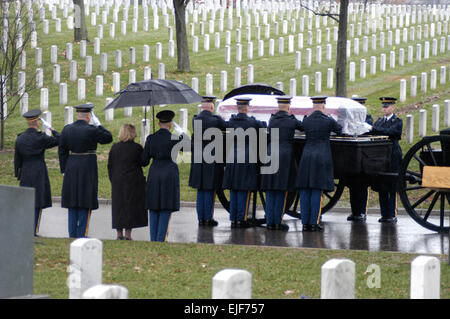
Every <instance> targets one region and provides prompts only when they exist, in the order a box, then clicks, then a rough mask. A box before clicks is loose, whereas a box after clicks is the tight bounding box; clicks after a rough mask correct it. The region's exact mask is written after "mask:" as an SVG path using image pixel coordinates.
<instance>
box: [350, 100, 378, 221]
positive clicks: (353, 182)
mask: <svg viewBox="0 0 450 319" xmlns="http://www.w3.org/2000/svg"><path fill="white" fill-rule="evenodd" d="M352 100H354V101H356V102H358V103H360V104H362V105H365V104H366V101H367V98H365V97H352ZM365 122H366V123H367V124H369V125H372V124H373V119H372V116H371V115H370V114H367V115H366V119H365ZM346 184H347V186H348V190H349V193H350V207H351V210H352V213H351V214H350V215H349V216H348V217H347V220H348V221H356V222H364V221H366V217H367V201H368V198H369V192H368V188H369V178H368V177H367V176H364V175H362V176H352V177H348V178H346Z"/></svg>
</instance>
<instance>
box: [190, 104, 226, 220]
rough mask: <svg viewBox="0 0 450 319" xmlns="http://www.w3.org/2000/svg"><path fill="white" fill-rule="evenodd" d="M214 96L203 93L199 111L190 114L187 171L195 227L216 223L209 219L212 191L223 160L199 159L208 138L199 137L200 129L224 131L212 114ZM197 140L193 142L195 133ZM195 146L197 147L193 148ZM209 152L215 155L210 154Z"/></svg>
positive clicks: (219, 183)
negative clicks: (193, 194)
mask: <svg viewBox="0 0 450 319" xmlns="http://www.w3.org/2000/svg"><path fill="white" fill-rule="evenodd" d="M215 99H216V97H214V96H204V97H203V100H202V105H201V107H202V111H201V112H200V113H199V114H198V115H194V118H193V119H192V127H193V129H194V133H193V134H192V148H191V149H192V160H191V171H190V174H189V186H190V187H193V188H196V189H197V203H196V205H197V217H198V225H199V226H217V225H218V223H217V221H216V220H214V219H213V216H214V214H213V213H214V201H215V195H216V191H217V190H219V189H222V179H223V170H224V163H223V162H224V161H223V159H222V161H221V162H220V163H218V162H216V161H214V162H212V163H211V162H206V161H205V159H204V158H203V150H204V148H205V146H206V145H208V144H209V143H211V142H212V141H211V140H207V141H206V140H203V134H204V132H205V131H206V130H207V129H209V128H217V129H219V130H220V131H225V130H226V123H225V121H224V120H223V119H222V118H221V117H220V116H218V115H214V114H213V113H212V112H213V111H214V101H215ZM196 133H197V134H199V136H198V137H197V138H199V139H200V141H201V142H200V143H196V142H195V141H194V140H195V138H196V136H195V134H196ZM200 134H201V135H200ZM197 148H198V149H197ZM211 155H215V153H214V154H211Z"/></svg>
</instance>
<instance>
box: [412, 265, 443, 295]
mask: <svg viewBox="0 0 450 319" xmlns="http://www.w3.org/2000/svg"><path fill="white" fill-rule="evenodd" d="M440 272H441V264H440V262H439V259H437V258H436V257H431V256H419V257H416V258H415V259H414V260H413V262H412V263H411V299H439V298H440Z"/></svg>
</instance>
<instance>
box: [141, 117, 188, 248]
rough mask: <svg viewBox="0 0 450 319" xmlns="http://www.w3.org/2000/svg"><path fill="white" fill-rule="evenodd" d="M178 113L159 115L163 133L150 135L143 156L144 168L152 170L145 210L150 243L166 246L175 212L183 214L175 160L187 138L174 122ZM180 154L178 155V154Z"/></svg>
mask: <svg viewBox="0 0 450 319" xmlns="http://www.w3.org/2000/svg"><path fill="white" fill-rule="evenodd" d="M174 116H175V113H174V112H173V111H170V110H164V111H161V112H158V114H156V118H157V119H158V120H159V126H160V129H159V130H158V131H156V132H155V133H153V134H151V135H149V136H148V137H147V139H146V141H145V146H144V152H143V153H142V165H143V166H147V165H148V164H149V163H150V160H151V159H152V160H153V161H152V164H151V165H150V168H149V170H148V177H147V185H146V189H145V208H146V209H148V210H149V215H150V240H151V241H160V242H164V241H165V240H166V238H167V230H168V227H169V220H170V216H171V214H172V212H175V211H179V210H180V175H179V171H178V165H177V163H176V158H172V148H173V147H174V146H175V145H176V144H177V143H178V142H179V141H180V140H181V139H183V138H187V139H188V137H187V136H186V135H185V134H183V131H182V129H181V128H180V127H179V126H178V125H177V124H176V123H175V122H173V121H172V119H173V118H174ZM172 125H173V126H174V129H175V131H176V132H177V134H179V135H180V137H179V138H176V137H173V136H172V133H170V129H171V128H172ZM176 154H178V152H176Z"/></svg>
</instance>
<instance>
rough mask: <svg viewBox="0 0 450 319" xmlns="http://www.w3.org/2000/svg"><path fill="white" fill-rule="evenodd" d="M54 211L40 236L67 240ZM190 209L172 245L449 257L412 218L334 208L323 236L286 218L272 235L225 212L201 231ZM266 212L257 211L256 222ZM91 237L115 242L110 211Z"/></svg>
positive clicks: (142, 236) (100, 216)
mask: <svg viewBox="0 0 450 319" xmlns="http://www.w3.org/2000/svg"><path fill="white" fill-rule="evenodd" d="M53 206H54V207H52V208H48V209H45V210H44V212H43V215H42V218H41V225H40V231H39V234H40V235H41V236H43V237H56V238H65V237H68V230H67V209H63V208H61V207H60V203H59V202H54V204H53ZM189 206H192V205H187V206H184V207H182V208H181V211H180V212H176V213H173V214H172V218H171V221H170V224H169V236H168V241H169V242H177V243H211V244H237V245H257V246H259V245H265V246H281V247H310V248H328V249H358V250H368V251H380V250H383V251H399V252H408V253H420V254H448V250H449V248H448V247H449V237H448V235H447V234H445V235H444V234H438V233H435V232H432V231H429V230H427V229H425V228H423V227H422V226H420V225H419V224H417V223H416V222H415V221H413V220H412V219H411V218H410V217H409V216H408V215H404V214H401V215H399V216H398V218H399V221H398V223H397V224H394V225H387V224H380V223H378V218H379V215H378V214H369V215H368V217H367V221H366V223H351V222H348V221H347V220H346V217H347V215H348V212H347V211H346V210H345V209H336V210H334V211H333V210H332V211H330V212H327V213H326V214H324V215H323V223H324V226H325V230H324V232H319V233H316V232H314V233H312V232H306V233H303V232H302V231H301V229H302V225H301V221H300V220H299V219H295V218H292V217H289V216H286V217H285V219H284V220H285V222H286V224H288V225H289V227H290V228H289V231H288V232H282V231H269V230H267V229H266V228H265V227H253V228H248V229H231V228H230V221H229V219H228V218H229V214H228V212H227V211H226V210H225V209H223V208H216V209H215V213H214V218H215V219H216V220H218V221H219V226H218V227H214V228H199V227H198V225H197V217H196V212H195V208H194V207H189ZM263 217H264V212H263V211H257V218H263ZM88 236H89V237H93V238H99V239H116V231H115V230H113V229H112V228H111V206H110V204H109V203H108V202H106V203H102V204H100V208H99V209H98V210H95V211H94V212H93V213H92V216H91V223H90V226H89V234H88ZM132 237H133V239H134V240H139V241H148V240H149V237H150V235H149V227H143V228H136V229H134V230H133V232H132Z"/></svg>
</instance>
